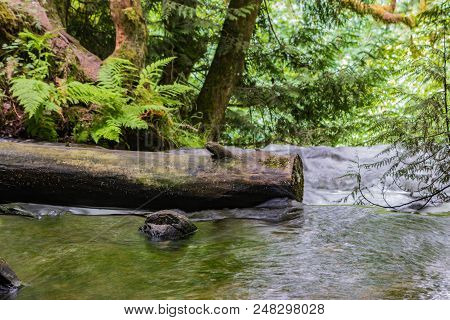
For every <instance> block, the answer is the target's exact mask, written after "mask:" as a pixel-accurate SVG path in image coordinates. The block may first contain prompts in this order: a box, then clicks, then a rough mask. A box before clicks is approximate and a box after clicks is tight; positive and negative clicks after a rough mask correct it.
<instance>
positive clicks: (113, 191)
mask: <svg viewBox="0 0 450 320" xmlns="http://www.w3.org/2000/svg"><path fill="white" fill-rule="evenodd" d="M210 147H211V146H210ZM213 149H214V150H218V149H217V148H215V147H213ZM231 150H233V156H232V157H231V158H229V157H228V158H226V159H213V158H212V157H211V155H210V154H208V152H207V151H206V150H188V151H186V150H185V151H175V152H171V153H164V152H155V153H153V152H130V151H112V150H106V149H101V148H100V149H99V148H92V147H91V148H87V147H85V148H82V147H64V146H62V145H48V144H33V143H19V142H11V141H5V140H3V141H0V172H1V174H0V203H7V202H31V203H45V204H55V205H68V206H91V207H119V208H133V209H134V208H140V209H149V210H160V209H175V208H177V209H182V210H186V211H196V210H202V209H218V208H244V207H252V206H255V205H258V204H260V203H262V202H264V201H267V200H270V199H273V198H280V197H288V198H291V199H296V200H298V201H301V200H302V197H303V167H302V162H301V159H300V157H299V156H296V157H280V156H277V155H273V154H271V153H268V152H262V151H244V150H240V149H231ZM219 153H223V152H219Z"/></svg>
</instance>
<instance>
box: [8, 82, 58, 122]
mask: <svg viewBox="0 0 450 320" xmlns="http://www.w3.org/2000/svg"><path fill="white" fill-rule="evenodd" d="M11 82H12V86H11V91H12V93H13V97H15V98H17V100H18V101H19V103H20V104H21V105H22V106H23V107H24V110H25V112H26V113H27V114H28V117H29V118H31V117H34V116H37V117H39V115H40V113H42V111H43V110H48V111H55V112H58V113H60V112H61V107H60V106H59V105H58V102H59V101H58V92H57V90H56V88H55V86H54V85H53V84H48V83H46V82H44V81H41V80H35V79H25V78H15V79H13V80H12V81H11Z"/></svg>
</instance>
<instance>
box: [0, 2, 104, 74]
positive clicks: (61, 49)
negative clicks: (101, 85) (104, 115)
mask: <svg viewBox="0 0 450 320" xmlns="http://www.w3.org/2000/svg"><path fill="white" fill-rule="evenodd" d="M64 12H65V11H64V10H63V9H62V2H61V1H58V0H40V1H28V0H8V1H7V2H5V1H3V0H2V1H0V45H1V44H3V43H7V42H9V41H11V40H12V39H13V38H14V37H15V36H16V35H17V33H18V32H20V31H22V30H23V29H25V28H30V29H32V28H34V26H35V25H36V24H39V26H40V27H41V29H42V30H43V31H49V32H54V33H55V35H56V36H55V38H54V39H52V48H53V51H54V53H55V54H57V55H58V56H60V57H62V58H63V60H64V61H67V63H68V64H70V65H73V66H74V68H73V69H75V72H76V73H77V74H79V76H80V77H82V78H85V79H88V80H95V79H96V77H97V73H98V70H99V68H100V65H101V63H102V61H101V60H100V58H98V57H97V56H96V55H94V54H92V53H91V52H89V51H88V50H87V49H85V48H84V47H83V46H82V45H81V44H80V43H79V42H78V41H77V40H76V39H75V38H74V37H72V36H71V35H69V34H68V33H67V32H66V31H65V30H64V24H63V22H62V20H61V16H64Z"/></svg>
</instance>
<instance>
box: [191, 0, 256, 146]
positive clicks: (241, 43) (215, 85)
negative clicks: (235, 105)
mask: <svg viewBox="0 0 450 320" xmlns="http://www.w3.org/2000/svg"><path fill="white" fill-rule="evenodd" d="M260 5H261V0H231V1H230V4H229V6H228V16H227V18H226V19H225V22H224V24H223V27H222V32H221V36H220V41H219V44H218V46H217V49H216V53H215V55H214V59H213V61H212V64H211V67H210V69H209V72H208V75H207V76H206V79H205V83H204V84H203V87H202V89H201V91H200V94H199V96H198V98H197V110H198V111H200V112H201V113H202V114H203V124H204V125H205V128H204V129H205V130H209V131H210V138H211V139H212V140H215V141H216V140H217V139H218V138H219V135H220V131H221V127H222V124H223V120H224V118H225V110H226V108H227V105H228V103H229V101H230V98H231V96H232V94H233V90H234V88H235V86H236V84H237V82H238V81H239V79H240V76H241V73H242V71H243V68H244V60H245V52H246V49H247V48H248V45H249V42H250V38H251V36H252V33H253V29H254V27H255V23H256V17H257V15H258V11H259V7H260ZM250 6H251V12H250V13H249V14H247V15H246V16H245V17H242V16H237V17H236V15H234V14H233V13H235V12H236V10H238V9H239V8H250Z"/></svg>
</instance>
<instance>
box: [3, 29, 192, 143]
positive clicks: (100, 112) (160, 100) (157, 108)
mask: <svg viewBox="0 0 450 320" xmlns="http://www.w3.org/2000/svg"><path fill="white" fill-rule="evenodd" d="M51 38H52V35H50V34H44V35H35V34H32V33H30V32H28V31H26V32H23V33H21V34H20V35H19V38H18V39H17V40H16V41H14V43H13V44H11V45H10V46H7V47H6V48H7V50H9V51H10V52H14V55H11V56H10V59H14V61H15V68H14V71H13V72H10V73H11V75H10V77H11V80H10V81H9V88H8V90H10V92H11V98H13V99H15V100H16V101H17V103H18V104H19V106H21V107H22V108H23V111H24V112H25V114H26V115H27V121H26V123H25V126H26V129H27V132H28V134H29V135H30V136H32V137H37V138H41V139H46V140H56V139H57V138H58V130H59V125H60V123H61V122H66V123H67V121H69V122H70V123H69V126H71V127H72V129H71V133H72V135H73V139H75V141H78V142H86V141H88V140H89V139H92V140H93V141H94V142H95V143H99V142H100V141H101V140H105V141H113V142H116V143H118V142H120V141H123V142H125V143H126V137H125V136H124V130H135V131H136V130H144V131H148V130H157V131H158V132H159V134H160V136H161V138H162V139H165V140H167V141H168V142H169V143H171V144H173V145H176V146H179V145H185V144H186V143H187V142H188V141H187V140H188V139H187V138H186V137H190V138H192V137H193V136H194V135H195V128H189V127H188V126H187V127H186V126H185V125H184V123H183V122H182V121H181V120H179V111H180V109H181V108H183V107H184V104H183V103H182V102H181V100H180V98H181V96H183V95H185V94H187V93H188V92H190V91H191V90H192V88H191V87H189V86H186V85H183V84H179V83H174V84H172V85H159V84H158V82H159V79H160V78H161V74H162V70H163V68H164V67H165V66H166V65H167V64H168V63H170V62H171V61H172V60H173V58H166V59H162V60H159V61H156V62H154V63H152V64H150V65H148V66H147V67H145V68H144V69H143V70H142V71H139V70H138V69H137V68H136V67H135V66H134V65H133V64H132V63H131V62H129V61H127V60H123V59H118V58H111V59H108V60H107V61H106V62H105V63H104V64H103V65H102V67H101V69H100V71H99V75H98V81H97V82H96V83H95V84H92V83H81V82H78V81H75V80H63V79H58V80H56V81H52V80H51V78H50V70H51V67H52V66H51V63H50V61H51V59H52V58H53V55H52V53H51V50H50V47H49V40H50V39H51ZM13 75H15V76H13ZM79 107H81V109H79ZM71 108H78V110H79V111H80V112H79V115H78V116H77V115H74V114H73V113H71V112H70V109H71ZM65 115H68V116H67V117H66V116H65ZM66 118H67V119H66ZM193 140H194V141H197V142H199V141H198V139H193ZM189 144H191V143H189Z"/></svg>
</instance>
